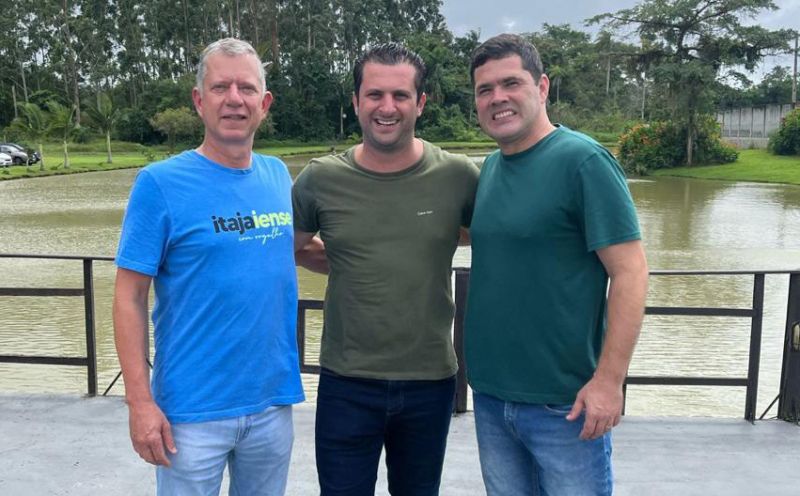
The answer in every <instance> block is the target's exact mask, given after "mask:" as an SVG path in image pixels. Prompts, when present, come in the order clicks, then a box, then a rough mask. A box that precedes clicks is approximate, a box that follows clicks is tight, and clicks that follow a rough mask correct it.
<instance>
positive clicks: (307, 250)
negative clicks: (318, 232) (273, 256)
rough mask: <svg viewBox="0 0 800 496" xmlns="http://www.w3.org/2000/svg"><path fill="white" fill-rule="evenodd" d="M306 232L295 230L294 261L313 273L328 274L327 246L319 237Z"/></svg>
mask: <svg viewBox="0 0 800 496" xmlns="http://www.w3.org/2000/svg"><path fill="white" fill-rule="evenodd" d="M314 234H315V233H309V232H305V231H298V230H297V229H295V230H294V260H295V264H297V265H299V266H301V267H305V268H306V269H308V270H310V271H311V272H317V273H318V274H327V273H328V272H329V270H330V269H329V267H328V258H327V256H326V254H325V244H324V243H323V242H322V240H321V239H319V237H317V236H315V235H314Z"/></svg>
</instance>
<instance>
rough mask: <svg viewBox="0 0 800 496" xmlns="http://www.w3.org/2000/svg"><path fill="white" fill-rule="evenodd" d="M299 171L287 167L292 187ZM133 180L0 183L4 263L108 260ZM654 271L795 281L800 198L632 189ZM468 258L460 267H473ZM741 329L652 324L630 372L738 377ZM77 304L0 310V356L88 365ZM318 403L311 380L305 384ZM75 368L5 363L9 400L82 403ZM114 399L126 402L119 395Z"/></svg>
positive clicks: (730, 401) (747, 283)
mask: <svg viewBox="0 0 800 496" xmlns="http://www.w3.org/2000/svg"><path fill="white" fill-rule="evenodd" d="M305 162H306V160H305V159H302V158H301V159H290V160H289V165H290V171H291V172H292V173H293V175H294V174H296V173H297V172H298V171H299V170H300V169H301V168H302V166H303V165H304V164H305ZM135 174H136V170H121V171H112V172H103V173H88V174H79V175H72V176H62V177H49V178H42V179H35V180H25V181H4V182H0V233H2V234H0V252H2V253H38V254H47V253H61V254H91V255H113V253H114V251H115V248H116V243H117V239H118V236H119V225H120V221H121V219H122V214H123V209H124V206H125V203H126V201H127V196H128V192H129V189H130V185H131V183H132V181H133V178H134V176H135ZM630 187H631V191H632V193H633V196H634V200H635V202H636V204H637V207H638V209H639V215H640V220H641V224H642V230H643V233H644V239H645V245H646V247H647V253H648V258H649V262H650V266H651V268H653V269H697V270H704V269H709V270H711V269H720V270H723V269H724V270H736V269H740V270H747V269H800V243H798V239H800V188H799V187H796V186H782V185H766V184H752V183H725V182H716V181H697V180H687V179H672V178H659V179H657V180H635V181H631V183H630ZM469 262H470V250H469V248H463V247H462V248H459V250H458V251H457V253H456V258H455V261H454V265H456V266H468V265H469ZM0 274H2V278H1V279H0V286H11V287H15V286H23V287H24V286H27V287H34V286H39V287H80V285H81V283H82V273H81V263H80V262H79V261H56V260H47V261H41V260H40V261H34V260H22V259H14V260H9V259H0ZM113 277H114V267H113V264H111V263H108V262H99V263H97V264H96V265H95V290H96V308H97V337H98V346H97V352H98V369H99V383H100V388H101V389H104V388H105V387H106V386H107V385H108V384H109V383H110V382H111V380H112V379H113V378H114V376H115V375H116V373H117V371H118V364H117V361H116V357H115V353H114V344H113V332H112V327H111V297H112V285H113ZM298 277H299V281H300V293H301V298H314V299H321V298H322V296H323V294H324V288H325V279H324V278H323V277H321V276H318V275H315V274H310V273H308V272H306V271H304V270H300V271H299V273H298ZM752 285H753V282H752V277H747V276H719V277H713V278H702V277H691V276H679V277H678V276H658V277H654V278H651V291H650V294H649V297H648V304H649V305H656V306H676V305H678V306H718V307H730V308H746V307H749V306H750V305H751V304H752V301H751V297H752V296H751V295H752ZM766 287H767V291H766V295H765V316H764V338H763V347H762V368H761V380H760V394H759V403H758V405H759V413H760V411H761V410H763V409H764V408H766V406H767V405H768V404H769V402H770V401H772V399H773V398H774V396H775V394H776V393H777V387H778V381H779V379H780V361H781V352H782V350H781V346H782V340H783V330H784V325H785V315H786V308H785V306H786V291H787V278H786V276H767V285H766ZM307 327H308V343H307V345H306V353H307V356H308V358H309V362H312V363H313V362H315V361H316V359H317V358H318V356H319V337H320V333H321V327H322V314H321V312H317V311H310V312H308V323H307ZM749 332H750V326H749V321H748V320H746V319H734V318H710V317H666V316H648V317H647V318H646V321H645V329H644V332H643V334H642V337H641V340H640V343H639V346H638V348H637V351H636V354H635V356H634V360H633V363H632V365H631V374H635V375H672V374H675V375H687V376H688V375H691V376H700V375H708V376H714V377H741V376H744V375H745V374H746V372H747V352H748V343H749V337H748V336H749ZM84 347H85V346H84V341H83V308H82V300H81V298H75V297H72V298H66V297H63V298H10V297H0V353H3V354H43V355H49V354H52V355H80V354H83V353H85V349H84ZM304 382H305V385H306V389H307V392H308V396H309V398H310V399H312V400H313V399H314V389H315V385H316V378H315V377H313V376H310V377H305V378H304ZM85 383H86V379H85V372H84V370H83V369H81V368H73V367H53V366H38V365H9V364H0V387H2V390H4V391H25V392H54V391H58V392H77V393H80V392H83V391H85V387H86V386H85ZM113 391H114V392H115V393H121V392H122V389H121V387H120V386H115V389H114V390H113ZM743 410H744V389H743V388H710V387H709V388H706V387H663V386H659V387H655V386H631V387H630V388H629V394H628V405H627V411H628V413H630V414H648V415H673V414H674V415H678V414H681V415H686V414H690V413H691V414H696V415H725V416H741V415H742V412H743Z"/></svg>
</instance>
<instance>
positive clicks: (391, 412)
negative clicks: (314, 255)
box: [292, 43, 478, 496]
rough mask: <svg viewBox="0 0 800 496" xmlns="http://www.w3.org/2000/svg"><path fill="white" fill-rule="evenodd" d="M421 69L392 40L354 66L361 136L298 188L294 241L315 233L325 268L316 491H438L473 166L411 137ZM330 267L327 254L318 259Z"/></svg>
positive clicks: (315, 167)
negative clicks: (382, 474)
mask: <svg viewBox="0 0 800 496" xmlns="http://www.w3.org/2000/svg"><path fill="white" fill-rule="evenodd" d="M424 74H425V67H424V64H423V63H422V60H421V59H420V58H419V56H418V55H416V54H415V53H413V52H411V51H409V50H408V49H406V48H405V47H403V46H401V45H397V44H393V43H390V44H386V45H380V46H378V47H375V48H373V49H371V50H369V51H367V52H366V53H365V54H364V55H363V56H362V57H361V58H360V59H359V60H358V61H357V62H356V65H355V68H354V81H355V93H354V97H353V106H354V107H355V108H356V110H357V114H358V119H359V124H360V125H361V129H362V133H363V136H364V140H363V143H362V144H360V145H357V146H355V147H353V148H351V149H349V150H347V151H346V152H344V153H341V154H338V155H331V156H328V157H324V158H321V159H316V160H312V161H311V163H310V164H309V165H308V166H307V167H306V168H305V169H304V170H303V171H302V172H301V173H300V175H299V176H298V177H297V180H296V182H295V185H294V188H293V193H292V197H293V206H294V226H295V246H296V247H302V246H304V245H306V243H307V242H308V241H309V240H310V239H311V237H312V236H313V235H314V234H315V233H319V235H320V237H321V238H322V240H323V241H324V243H325V252H326V256H327V265H328V269H329V272H330V275H329V278H328V289H327V292H326V295H325V323H324V329H323V333H322V346H321V352H320V364H321V365H322V372H321V374H320V381H319V389H318V395H317V419H316V436H315V438H316V455H317V457H316V458H317V471H318V474H319V482H320V487H321V490H322V494H323V496H324V495H353V496H360V495H372V494H374V491H375V482H376V478H377V467H378V463H379V461H380V456H381V451H382V449H383V448H385V450H386V465H387V469H388V482H389V491H390V492H391V493H392V494H399V495H420V496H421V495H436V494H438V491H439V481H440V478H441V470H442V463H443V460H444V452H445V443H446V438H447V431H448V427H449V424H450V415H451V412H452V409H453V398H454V392H455V378H454V375H455V373H456V359H455V353H454V351H453V344H452V338H451V325H452V321H453V312H454V305H453V299H452V295H451V289H450V288H451V263H452V259H453V254H454V252H455V249H456V246H457V243H458V240H459V234H460V230H461V228H462V227H466V226H468V225H469V223H470V220H471V217H472V205H473V201H474V196H475V188H476V186H477V180H478V168H477V167H476V166H475V165H474V164H473V163H472V161H471V160H469V159H468V158H467V157H464V156H459V155H452V154H450V153H447V152H445V151H443V150H441V149H439V148H438V147H436V146H433V145H431V144H430V143H427V142H425V141H422V140H420V139H417V138H415V137H414V126H415V122H416V119H417V117H418V116H419V115H420V113H421V112H422V109H423V107H424V105H425V98H426V97H425V94H424V93H423V92H422V86H423V76H424ZM321 268H322V269H325V268H326V267H325V264H324V263H322V264H321Z"/></svg>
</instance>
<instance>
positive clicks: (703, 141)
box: [618, 116, 739, 174]
mask: <svg viewBox="0 0 800 496" xmlns="http://www.w3.org/2000/svg"><path fill="white" fill-rule="evenodd" d="M686 133H687V130H686V128H685V127H682V126H679V125H678V124H676V123H674V122H672V121H657V122H652V123H650V124H641V123H639V124H635V125H633V126H631V127H629V128H628V129H626V131H625V132H624V133H622V135H621V136H620V138H619V153H618V156H619V161H620V163H621V164H622V166H623V167H624V168H625V170H626V171H627V172H629V173H633V174H646V173H647V171H648V170H653V169H662V168H669V167H676V166H680V165H684V164H685V163H686ZM693 156H694V162H695V163H697V164H703V165H711V164H725V163H730V162H734V161H736V159H737V158H739V153H738V152H737V151H736V150H735V149H734V148H733V147H731V146H729V145H726V144H724V143H723V142H722V141H721V139H720V132H719V125H718V124H717V122H716V121H715V120H714V119H713V118H712V117H710V116H705V117H701V118H700V119H699V120H698V125H697V137H696V138H695V140H694V152H693Z"/></svg>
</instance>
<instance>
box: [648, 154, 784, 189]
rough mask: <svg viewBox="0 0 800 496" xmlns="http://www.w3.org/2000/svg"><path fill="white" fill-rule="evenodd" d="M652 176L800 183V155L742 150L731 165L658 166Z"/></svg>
mask: <svg viewBox="0 0 800 496" xmlns="http://www.w3.org/2000/svg"><path fill="white" fill-rule="evenodd" d="M652 175H653V176H677V177H692V178H697V179H716V180H725V181H752V182H761V183H785V184H798V185H800V156H788V157H787V156H780V155H772V154H771V153H769V152H768V151H767V150H740V151H739V160H737V161H736V162H733V163H732V164H723V165H707V166H694V167H676V168H674V169H659V170H657V171H654V172H653V173H652Z"/></svg>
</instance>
